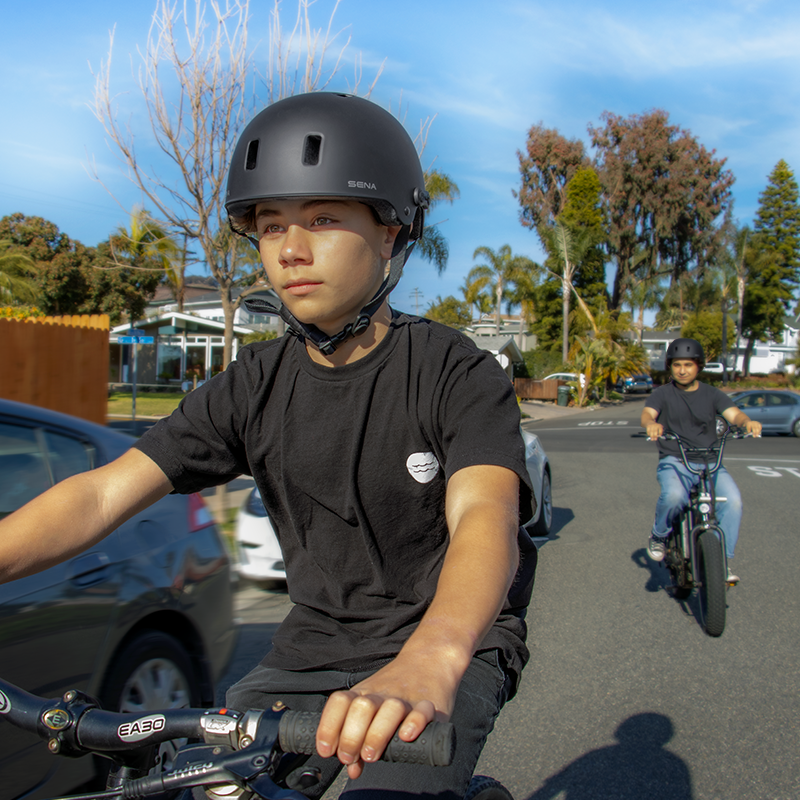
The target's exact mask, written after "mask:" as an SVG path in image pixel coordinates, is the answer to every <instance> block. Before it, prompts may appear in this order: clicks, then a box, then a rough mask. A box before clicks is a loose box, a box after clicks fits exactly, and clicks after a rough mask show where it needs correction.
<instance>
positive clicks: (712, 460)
mask: <svg viewBox="0 0 800 800" xmlns="http://www.w3.org/2000/svg"><path fill="white" fill-rule="evenodd" d="M744 436H749V434H745V433H744V432H743V431H742V430H741V429H738V428H732V427H727V426H726V429H725V430H724V431H723V432H722V433H721V435H720V438H719V439H718V441H717V443H716V444H715V445H712V446H711V447H706V448H696V447H690V446H689V445H688V444H687V443H686V442H685V441H684V440H683V439H681V437H680V436H679V435H678V434H676V433H674V432H673V431H664V433H663V435H662V437H661V438H663V439H672V440H674V441H675V442H677V444H678V449H679V451H680V456H681V460H682V461H683V465H684V466H685V467H686V469H687V470H689V472H691V473H693V474H694V475H697V476H698V482H697V483H696V484H695V486H693V487H692V489H691V491H690V492H689V504H688V505H687V506H686V507H685V508H684V509H683V510H682V511H681V512H680V514H679V515H678V517H677V518H676V519H675V521H674V522H673V525H672V531H671V532H670V534H669V536H668V537H667V539H666V541H665V543H664V544H665V549H666V552H665V555H664V560H663V561H662V562H661V563H662V564H663V565H664V566H665V567H666V568H667V569H668V570H669V571H670V574H671V576H672V581H673V587H672V588H673V595H674V596H675V597H676V598H677V599H679V600H685V599H687V598H688V597H689V596H690V595H691V594H692V592H693V591H694V590H695V589H697V597H698V604H699V610H700V624H701V625H702V627H703V629H704V630H705V632H706V633H707V634H708V635H709V636H721V635H722V632H723V631H724V630H725V613H726V592H727V589H728V587H729V586H731V585H733V584H731V583H729V582H728V579H727V576H728V574H729V573H728V558H727V555H726V550H725V533H724V532H723V530H722V528H720V526H719V523H718V521H717V503H724V502H726V498H724V497H718V496H716V495H715V493H714V475H715V474H716V473H717V471H718V470H719V468H720V465H721V464H722V454H723V452H724V450H725V442H726V441H727V439H728V438H729V437H732V438H736V439H740V438H743V437H744Z"/></svg>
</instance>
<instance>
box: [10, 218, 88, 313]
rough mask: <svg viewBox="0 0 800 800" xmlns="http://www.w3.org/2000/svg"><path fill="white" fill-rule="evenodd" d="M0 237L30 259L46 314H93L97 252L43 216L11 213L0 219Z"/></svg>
mask: <svg viewBox="0 0 800 800" xmlns="http://www.w3.org/2000/svg"><path fill="white" fill-rule="evenodd" d="M0 239H3V240H5V241H8V242H11V243H12V245H13V248H14V251H15V252H17V253H20V254H22V255H25V256H26V257H27V258H29V259H30V260H31V261H32V262H33V264H34V268H33V270H31V272H30V273H29V275H30V277H31V278H32V280H33V281H34V282H35V284H36V287H37V293H38V306H39V308H40V309H41V310H42V311H44V313H45V314H54V315H60V314H90V313H94V309H93V308H92V307H91V297H92V286H91V267H92V264H93V263H94V260H95V257H96V252H95V250H94V248H87V247H84V246H83V245H82V244H81V243H80V242H78V241H73V240H71V239H70V238H69V236H67V234H66V233H62V232H61V231H59V229H58V226H57V225H55V224H53V223H52V222H49V221H48V220H45V219H42V217H26V216H25V215H24V214H11V215H9V216H6V217H3V219H2V220H0Z"/></svg>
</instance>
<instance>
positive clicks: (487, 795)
mask: <svg viewBox="0 0 800 800" xmlns="http://www.w3.org/2000/svg"><path fill="white" fill-rule="evenodd" d="M464 800H514V795H512V794H511V792H509V791H508V789H506V787H505V786H503V784H502V783H500V781H498V780H496V779H495V778H490V777H489V776H488V775H473V776H472V780H471V781H470V782H469V786H468V787H467V793H466V794H465V795H464Z"/></svg>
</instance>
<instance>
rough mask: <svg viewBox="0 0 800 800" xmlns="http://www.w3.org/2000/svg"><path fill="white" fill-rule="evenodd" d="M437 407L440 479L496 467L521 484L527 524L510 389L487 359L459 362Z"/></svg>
mask: <svg viewBox="0 0 800 800" xmlns="http://www.w3.org/2000/svg"><path fill="white" fill-rule="evenodd" d="M442 400H443V402H442V403H441V405H440V408H441V409H442V411H441V420H440V422H441V430H442V441H443V446H444V448H445V451H446V460H445V465H444V467H445V476H446V478H447V479H448V480H449V479H450V478H451V477H452V476H453V475H454V474H455V473H456V472H458V470H460V469H464V468H465V467H470V466H478V465H493V466H501V467H505V468H506V469H510V470H512V471H513V472H515V473H516V474H517V475H518V476H519V478H520V518H521V519H523V520H525V519H530V517H531V516H532V514H533V512H532V510H531V496H532V495H531V485H530V476H529V475H528V471H527V468H526V465H525V443H524V441H523V439H522V434H521V432H520V412H519V405H518V403H517V398H516V394H515V392H514V387H513V384H512V383H511V381H510V380H509V379H508V376H507V375H506V374H505V372H504V371H503V370H502V368H501V367H500V365H499V364H498V363H497V361H496V359H495V358H494V356H492V355H491V354H490V353H485V352H482V351H478V352H475V353H472V354H469V355H467V356H466V357H463V358H461V359H460V360H459V362H458V364H457V366H456V367H455V368H454V369H453V370H452V372H451V373H450V374H449V375H448V377H447V380H446V381H445V382H444V384H443V393H442Z"/></svg>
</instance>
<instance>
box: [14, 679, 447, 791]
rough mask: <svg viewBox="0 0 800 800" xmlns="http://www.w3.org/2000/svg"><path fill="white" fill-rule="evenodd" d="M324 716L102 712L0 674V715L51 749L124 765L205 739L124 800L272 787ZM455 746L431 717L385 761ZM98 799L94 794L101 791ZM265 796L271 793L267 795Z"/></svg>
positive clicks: (130, 787) (430, 756)
mask: <svg viewBox="0 0 800 800" xmlns="http://www.w3.org/2000/svg"><path fill="white" fill-rule="evenodd" d="M320 717H321V714H320V713H312V712H301V711H292V710H283V711H272V710H266V711H260V710H252V711H248V712H247V713H244V714H242V713H240V712H238V711H234V710H232V709H226V708H215V709H201V708H182V709H166V710H164V711H152V712H147V713H138V714H121V713H114V712H110V711H104V710H103V709H101V708H100V707H99V706H98V704H97V701H95V700H94V699H93V698H91V697H89V696H88V695H85V694H83V693H82V692H77V691H73V690H71V691H68V692H67V693H66V694H64V695H63V697H61V698H57V699H45V698H42V697H37V696H36V695H32V694H29V693H28V692H25V691H23V690H22V689H20V688H19V687H17V686H14V685H13V684H10V683H7V682H6V681H3V680H2V679H0V720H3V719H5V720H6V721H8V722H9V723H11V724H12V725H15V726H16V727H18V728H21V729H23V730H26V731H29V732H31V733H34V734H36V735H37V736H39V737H40V738H42V739H45V740H46V741H47V742H48V748H49V750H50V751H51V752H53V753H59V754H61V755H65V756H81V755H85V754H87V753H95V754H98V755H103V756H107V757H110V758H112V759H114V760H116V761H118V762H122V763H125V761H126V759H125V754H126V753H130V754H133V753H141V751H142V749H143V748H149V747H151V746H153V745H156V744H159V743H161V742H165V741H169V740H171V739H179V738H189V739H195V740H198V739H200V740H203V741H204V742H205V743H206V745H207V746H206V747H203V746H194V749H192V748H187V749H186V750H183V751H180V753H179V756H180V755H181V753H182V754H183V757H179V758H176V762H175V769H174V770H173V771H172V772H165V773H160V774H158V775H153V776H148V777H142V778H136V779H129V780H127V781H126V782H125V783H124V786H122V787H120V790H119V791H118V792H112V793H110V794H107V795H103V796H117V795H122V796H123V797H124V798H126V799H130V800H133V798H143V797H147V796H149V795H152V794H157V793H160V792H164V791H170V790H174V789H180V788H188V787H192V786H207V785H213V784H220V783H226V782H234V783H237V784H240V785H241V784H247V785H249V786H251V788H254V790H255V791H258V786H257V783H258V781H264V782H265V783H266V784H267V786H263V787H262V788H264V789H270V790H271V788H272V787H273V786H274V785H273V784H272V783H271V780H270V779H269V770H270V769H271V768H272V766H273V765H274V763H275V757H276V756H279V755H280V754H281V753H303V754H309V755H310V754H313V753H315V752H316V746H315V742H316V730H317V725H318V724H319V721H320ZM454 751H455V730H454V728H453V726H452V725H451V724H450V723H447V722H432V723H430V724H429V725H428V726H427V727H426V728H425V730H424V731H423V732H422V733H421V734H420V735H419V736H418V737H417V738H416V739H415V740H414V741H413V742H404V741H402V740H401V739H400V738H399V737H398V736H397V734H395V735H394V737H393V738H392V740H391V742H390V743H389V745H388V746H387V748H386V750H385V751H384V753H383V756H382V760H384V761H392V762H401V763H407V764H426V765H431V766H447V765H449V764H450V763H451V761H452V758H453V754H454ZM98 796H99V795H98ZM263 796H269V793H268V792H267V793H265V794H264V795H263Z"/></svg>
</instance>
